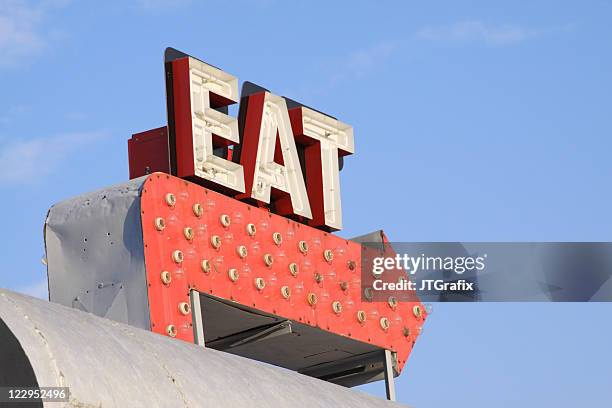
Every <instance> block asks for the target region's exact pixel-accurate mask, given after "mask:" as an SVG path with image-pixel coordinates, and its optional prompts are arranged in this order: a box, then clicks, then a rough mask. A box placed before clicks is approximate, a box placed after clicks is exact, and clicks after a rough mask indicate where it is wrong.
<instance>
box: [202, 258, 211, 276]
mask: <svg viewBox="0 0 612 408" xmlns="http://www.w3.org/2000/svg"><path fill="white" fill-rule="evenodd" d="M200 266H201V267H202V272H204V273H209V272H210V261H209V260H208V259H202V262H201V264H200Z"/></svg>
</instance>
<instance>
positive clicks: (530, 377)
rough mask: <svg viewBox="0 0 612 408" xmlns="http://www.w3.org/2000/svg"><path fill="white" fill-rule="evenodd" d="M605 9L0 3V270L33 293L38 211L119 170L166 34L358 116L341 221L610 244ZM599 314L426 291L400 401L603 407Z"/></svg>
mask: <svg viewBox="0 0 612 408" xmlns="http://www.w3.org/2000/svg"><path fill="white" fill-rule="evenodd" d="M226 3H227V4H226ZM611 20H612V3H611V2H610V1H604V0H601V1H581V2H578V1H575V2H569V1H537V0H536V1H530V2H518V1H505V2H500V1H498V2H489V1H482V2H478V1H447V2H441V1H438V2H424V1H419V2H416V1H411V2H399V1H398V2H390V1H377V2H374V1H357V0H354V1H351V2H330V1H327V2H320V3H318V2H314V1H301V2H291V1H275V0H252V1H237V2H231V3H230V2H219V3H218V4H215V3H213V2H208V1H195V0H194V1H192V2H190V1H187V0H185V1H181V0H174V1H164V0H140V1H134V2H128V1H105V2H96V1H80V2H77V1H69V0H47V1H44V0H43V1H38V2H29V1H20V0H0V95H1V97H0V191H1V192H2V200H1V201H0V214H2V217H1V218H0V220H1V223H2V226H3V228H2V229H3V231H4V234H3V236H2V238H0V240H1V241H0V242H1V250H0V251H1V252H0V253H1V254H2V260H3V267H2V272H0V286H3V287H8V288H13V289H17V290H20V291H25V292H28V293H32V294H38V295H40V294H41V293H42V292H43V291H46V287H45V285H46V284H45V283H44V282H45V268H44V266H43V265H42V264H41V262H40V259H41V257H42V255H43V252H44V248H43V240H42V226H43V221H44V217H45V214H46V211H47V209H48V208H49V207H50V206H51V205H52V204H53V203H55V202H57V201H60V200H62V199H65V198H68V197H71V196H74V195H78V194H80V193H83V192H87V191H92V190H95V189H98V188H101V187H105V186H108V185H111V184H115V183H120V182H122V181H125V180H127V178H128V170H127V146H126V140H127V139H128V138H129V137H130V135H131V134H132V133H135V132H138V131H142V130H146V129H150V128H153V127H158V126H161V125H164V124H165V122H166V118H165V99H164V78H163V65H162V54H163V51H164V48H165V47H166V46H173V47H175V48H178V49H180V50H184V51H185V52H187V53H189V54H192V55H194V56H196V57H198V58H200V59H202V60H204V61H207V62H209V63H211V64H213V65H216V66H218V67H220V68H222V69H224V70H226V71H227V72H229V73H231V74H234V75H236V76H237V77H238V78H239V79H240V80H241V81H245V80H250V81H253V82H256V83H259V84H261V85H263V86H265V87H267V88H268V89H270V90H272V91H273V92H275V93H277V94H281V95H285V96H288V97H291V98H293V99H296V100H299V101H301V102H303V103H305V104H307V105H310V106H312V107H314V108H316V109H319V110H321V111H324V112H327V113H329V114H332V115H335V116H337V117H338V118H339V119H341V120H342V121H344V122H347V123H349V124H351V125H353V126H354V129H355V141H356V153H355V155H354V156H352V157H350V158H348V159H347V160H346V161H345V168H344V170H343V172H342V194H343V200H344V201H343V204H344V223H345V229H344V231H343V232H342V235H344V236H347V237H350V236H353V235H359V234H362V233H365V232H369V231H372V230H375V229H378V228H383V229H384V230H385V231H386V232H387V234H388V235H389V237H391V239H392V240H395V241H454V240H457V241H612V215H611V212H612V210H611V209H612V193H611V190H610V179H611V178H612V161H611V160H610V159H609V157H610V151H611V149H612V133H611V131H612V123H611V120H612V115H611V112H612V111H611V106H612V77H611V76H612V49H611V47H612V25H611V24H610V21H611ZM611 315H612V305H610V304H526V303H523V304H516V303H507V304H490V303H489V304H484V303H483V304H471V305H458V304H436V305H435V306H434V313H433V314H432V315H431V318H430V319H429V320H428V322H427V324H426V326H425V329H424V332H423V335H422V337H421V338H420V339H419V340H418V341H417V344H416V347H415V349H414V351H413V354H412V356H411V359H410V361H409V362H408V365H407V367H406V369H405V370H404V372H403V374H402V376H401V377H400V378H399V379H398V380H397V384H398V395H399V399H400V401H402V402H406V403H409V404H414V405H415V406H416V407H418V408H428V407H464V406H465V407H467V406H469V407H548V406H551V407H552V406H554V407H557V408H561V407H576V406H584V407H609V406H610V405H611V403H612V352H611V344H612V325H611V324H610V316H611ZM364 389H365V390H366V391H367V392H372V393H376V394H378V395H382V393H383V386H382V384H381V383H377V384H372V385H369V386H366V387H364Z"/></svg>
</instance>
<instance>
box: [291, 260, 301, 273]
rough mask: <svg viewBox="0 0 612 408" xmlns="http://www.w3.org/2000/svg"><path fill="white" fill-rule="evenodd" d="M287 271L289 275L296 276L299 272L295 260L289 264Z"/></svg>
mask: <svg viewBox="0 0 612 408" xmlns="http://www.w3.org/2000/svg"><path fill="white" fill-rule="evenodd" d="M289 273H291V276H297V275H298V273H300V267H299V266H298V264H296V263H295V262H292V263H290V264H289Z"/></svg>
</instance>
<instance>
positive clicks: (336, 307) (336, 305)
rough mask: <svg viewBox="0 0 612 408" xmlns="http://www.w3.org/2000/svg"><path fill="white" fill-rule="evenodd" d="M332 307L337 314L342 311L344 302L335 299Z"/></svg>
mask: <svg viewBox="0 0 612 408" xmlns="http://www.w3.org/2000/svg"><path fill="white" fill-rule="evenodd" d="M332 309H333V311H334V313H335V314H340V313H342V303H340V302H339V301H338V300H336V301H334V302H333V303H332Z"/></svg>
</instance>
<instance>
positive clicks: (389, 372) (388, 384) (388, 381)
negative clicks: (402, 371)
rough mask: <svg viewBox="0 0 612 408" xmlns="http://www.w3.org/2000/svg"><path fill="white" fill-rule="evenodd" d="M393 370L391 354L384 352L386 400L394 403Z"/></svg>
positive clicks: (388, 351)
mask: <svg viewBox="0 0 612 408" xmlns="http://www.w3.org/2000/svg"><path fill="white" fill-rule="evenodd" d="M393 374H394V370H393V352H392V351H391V350H385V389H386V391H387V399H388V400H389V401H395V381H394V379H393V377H394V375H393Z"/></svg>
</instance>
